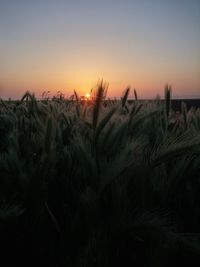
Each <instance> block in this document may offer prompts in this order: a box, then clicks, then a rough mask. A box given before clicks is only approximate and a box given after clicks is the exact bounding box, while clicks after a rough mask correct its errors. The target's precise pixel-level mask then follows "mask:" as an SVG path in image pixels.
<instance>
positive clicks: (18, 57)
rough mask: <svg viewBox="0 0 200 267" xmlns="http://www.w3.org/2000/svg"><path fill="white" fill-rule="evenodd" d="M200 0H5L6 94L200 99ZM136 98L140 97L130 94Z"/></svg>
mask: <svg viewBox="0 0 200 267" xmlns="http://www.w3.org/2000/svg"><path fill="white" fill-rule="evenodd" d="M199 27H200V1H199V0H190V1H188V0H168V1H164V0H132V1H131V0H124V1H119V0H116V1H111V0H107V1H105V0H102V1H96V0H94V1H88V0H87V1H83V0H82V1H77V0H74V1H69V0H65V1H64V0H58V1H52V0H48V1H47V0H40V1H39V0H35V1H25V0H18V1H16V0H9V1H8V0H0V38H1V42H0V98H3V99H6V98H9V97H11V98H13V99H16V98H21V97H22V95H23V94H24V92H25V91H27V90H29V91H30V92H34V93H35V94H36V96H37V97H41V94H42V92H44V91H50V92H51V95H54V94H56V92H57V91H62V92H63V93H64V94H65V95H66V96H70V95H71V94H72V93H73V90H74V89H76V91H77V92H78V93H79V95H85V94H86V93H88V92H89V91H90V89H91V88H92V87H94V86H95V85H96V83H97V82H98V81H99V80H102V79H103V80H104V81H106V82H108V83H109V90H108V96H110V97H112V98H113V97H117V98H119V97H121V93H122V91H123V90H124V89H125V88H126V87H127V86H131V88H136V90H137V92H138V95H139V96H140V97H141V98H153V97H155V96H156V95H157V94H160V95H161V96H163V88H164V86H165V84H166V83H170V84H171V85H172V88H173V95H174V97H175V98H176V97H179V98H181V97H182V98H193V97H199V96H200V49H199V48H200V30H199V29H200V28H199ZM130 97H133V92H132V91H131V93H130Z"/></svg>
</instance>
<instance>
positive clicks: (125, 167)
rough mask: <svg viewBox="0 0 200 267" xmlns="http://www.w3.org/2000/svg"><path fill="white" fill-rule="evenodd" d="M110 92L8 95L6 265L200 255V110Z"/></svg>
mask: <svg viewBox="0 0 200 267" xmlns="http://www.w3.org/2000/svg"><path fill="white" fill-rule="evenodd" d="M106 93H107V86H106V85H104V84H103V82H101V83H100V85H99V87H98V89H97V91H96V93H95V99H94V101H91V102H90V101H88V102H86V103H84V104H83V103H81V101H80V100H79V97H78V95H77V93H76V92H75V93H74V95H75V101H74V100H73V99H69V100H65V99H63V98H61V99H56V98H54V100H49V99H48V100H44V101H37V100H36V99H35V96H34V95H32V94H30V93H29V92H27V93H26V94H25V95H24V96H23V98H22V99H21V101H18V102H9V103H7V102H5V101H2V100H1V102H0V237H1V243H2V246H3V248H2V250H1V254H2V257H1V259H0V261H1V266H18V265H20V266H42V265H44V266H55V267H56V266H94V267H96V266H105V267H106V266H162V267H163V266H177V265H178V264H179V265H180V266H198V265H195V264H196V263H198V264H199V263H200V236H199V233H200V196H199V192H200V183H199V181H200V112H199V109H197V110H195V109H191V110H187V107H186V105H185V104H184V103H183V104H182V108H181V113H180V114H179V116H178V117H177V115H176V114H175V113H174V111H173V110H172V108H171V87H170V86H168V85H167V86H166V87H165V102H164V104H162V103H161V102H160V101H159V100H158V99H157V100H156V101H155V102H153V103H150V102H149V103H147V104H146V103H143V102H141V101H140V100H138V96H137V92H136V91H135V90H134V95H135V100H134V101H132V102H131V103H130V102H129V101H128V96H129V93H130V88H127V89H126V91H125V93H124V95H123V97H122V99H121V101H111V100H105V96H106ZM11 255H12V256H11Z"/></svg>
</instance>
